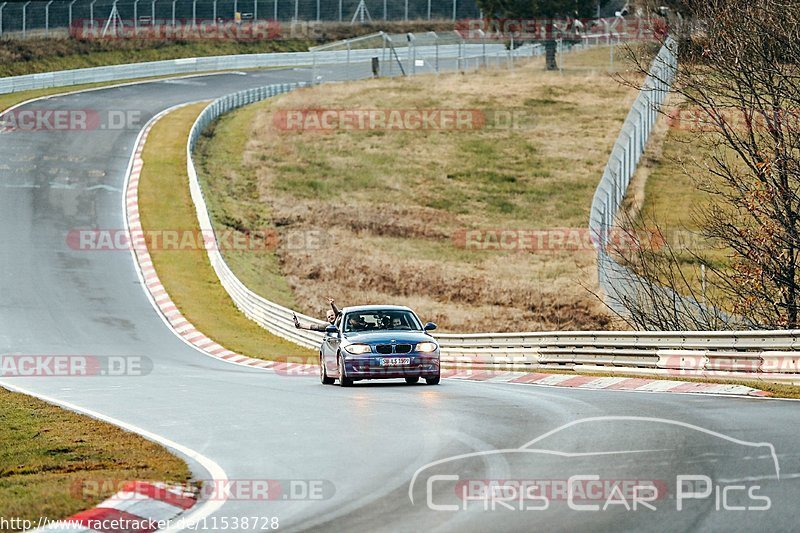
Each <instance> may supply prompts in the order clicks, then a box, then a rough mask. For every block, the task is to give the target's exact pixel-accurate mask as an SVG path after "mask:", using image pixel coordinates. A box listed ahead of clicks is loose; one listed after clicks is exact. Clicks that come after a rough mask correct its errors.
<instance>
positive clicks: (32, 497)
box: [0, 388, 191, 531]
mask: <svg viewBox="0 0 800 533" xmlns="http://www.w3.org/2000/svg"><path fill="white" fill-rule="evenodd" d="M0 427H2V428H3V431H0V509H2V513H1V514H2V515H3V516H4V517H5V518H11V517H15V518H20V519H27V520H32V521H34V523H38V520H39V518H40V517H47V518H50V519H53V520H55V519H61V518H66V517H68V516H71V515H72V514H74V513H77V512H80V511H83V510H85V509H88V508H91V507H93V506H94V505H96V504H97V503H99V502H100V501H102V500H103V499H105V498H107V497H109V496H111V495H112V494H114V493H115V492H116V488H117V487H118V486H119V485H118V483H121V482H123V481H135V480H142V481H166V482H175V483H183V482H186V481H188V480H189V479H190V477H191V473H190V472H189V469H188V467H187V465H186V463H184V462H183V461H182V460H181V459H179V458H178V457H176V456H174V455H172V454H171V453H170V452H169V451H167V450H166V449H165V448H163V447H162V446H160V445H158V444H155V443H153V442H150V441H148V440H146V439H144V438H143V437H140V436H138V435H135V434H133V433H129V432H127V431H124V430H122V429H119V428H117V427H115V426H112V425H111V424H108V423H105V422H101V421H98V420H94V419H92V418H89V417H86V416H83V415H79V414H77V413H73V412H71V411H68V410H65V409H62V408H60V407H56V406H54V405H50V404H48V403H46V402H43V401H41V400H38V399H36V398H32V397H30V396H27V395H25V394H18V393H12V392H9V391H7V390H5V389H2V388H0ZM84 481H87V483H83V482H84ZM89 482H91V483H89ZM104 485H105V486H104ZM97 487H99V489H97V490H96V488H97ZM84 488H85V489H86V490H83V489H84ZM0 531H15V530H13V529H0Z"/></svg>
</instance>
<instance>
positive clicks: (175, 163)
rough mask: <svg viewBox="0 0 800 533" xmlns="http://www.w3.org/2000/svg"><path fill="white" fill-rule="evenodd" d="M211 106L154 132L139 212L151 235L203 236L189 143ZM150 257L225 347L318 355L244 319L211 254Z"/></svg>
mask: <svg viewBox="0 0 800 533" xmlns="http://www.w3.org/2000/svg"><path fill="white" fill-rule="evenodd" d="M206 105H207V104H204V103H200V104H194V105H191V106H187V107H184V108H181V109H178V110H176V111H174V112H173V113H170V114H169V115H167V116H166V117H164V118H162V119H161V120H160V121H159V122H158V123H157V124H156V125H155V126H154V127H153V129H152V130H151V131H150V135H149V137H148V140H147V144H146V146H145V150H144V154H143V160H144V167H143V169H142V175H141V179H140V182H139V212H140V214H141V220H142V227H143V229H144V231H145V232H149V231H159V230H160V231H164V230H169V231H184V230H188V231H193V232H199V231H200V228H199V226H198V222H197V214H196V212H195V208H194V204H193V203H192V198H191V195H190V194H189V187H188V184H187V177H186V139H187V138H188V136H189V130H190V129H191V127H192V124H193V123H194V120H195V119H196V118H197V115H198V114H199V113H200V112H201V111H202V110H203V108H204V107H205V106H206ZM195 234H196V233H195ZM251 253H255V254H258V253H263V252H258V251H256V252H251ZM150 254H151V256H152V258H153V265H154V266H155V269H156V271H157V272H158V276H159V278H160V279H161V282H162V283H163V285H164V287H165V288H166V290H167V292H168V293H169V295H170V297H171V298H172V300H173V302H175V304H176V305H177V306H178V308H179V309H180V310H181V313H183V315H184V316H185V317H186V319H187V320H189V322H191V323H192V324H194V326H195V327H196V328H197V329H198V330H200V331H202V332H203V333H205V334H206V335H207V336H208V337H210V338H211V339H213V340H215V341H216V342H218V343H219V344H221V345H223V346H225V347H226V348H228V349H229V350H233V351H234V352H237V353H240V354H242V355H246V356H249V357H256V358H260V359H277V360H280V359H285V358H286V357H288V356H292V357H296V356H311V355H313V351H312V350H308V349H305V348H301V347H299V346H297V345H296V344H293V343H291V342H289V341H286V340H284V339H281V338H279V337H276V336H274V335H271V334H269V333H267V332H266V331H265V330H264V329H262V328H261V327H260V326H259V325H258V324H256V323H255V322H253V321H251V320H249V319H247V318H246V317H245V316H244V315H243V314H241V313H240V312H239V310H238V309H237V308H236V306H235V305H234V303H233V301H232V300H231V299H230V296H229V295H228V293H227V292H225V289H224V288H223V287H222V285H221V284H220V282H219V279H218V278H217V275H216V273H215V272H214V269H213V268H212V267H211V263H210V262H209V260H208V255H207V254H206V252H205V250H179V251H178V250H155V249H151V250H150Z"/></svg>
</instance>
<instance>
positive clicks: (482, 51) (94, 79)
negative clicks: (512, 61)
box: [0, 44, 539, 94]
mask: <svg viewBox="0 0 800 533" xmlns="http://www.w3.org/2000/svg"><path fill="white" fill-rule="evenodd" d="M410 53H414V54H416V57H419V58H420V59H422V58H428V57H432V56H433V55H434V54H436V55H437V57H441V59H442V60H443V61H444V60H447V59H450V60H455V62H456V64H457V65H459V64H461V63H462V62H464V61H466V60H469V59H472V60H473V61H474V62H475V64H476V65H477V58H480V57H483V56H484V55H489V56H491V57H495V56H500V55H503V54H506V53H507V52H505V49H504V47H503V45H502V44H499V45H498V44H492V45H490V46H488V47H484V46H483V45H480V44H465V45H459V44H450V45H443V46H439V47H437V48H434V47H427V48H423V47H420V48H419V49H417V50H411V51H410V50H409V49H408V48H404V49H401V48H398V52H397V54H398V58H399V60H400V61H403V62H407V61H408V59H409V58H408V54H410ZM538 53H539V52H538V50H536V51H534V50H532V49H531V48H530V47H527V48H521V49H518V50H515V55H517V56H521V55H523V54H524V55H526V56H532V55H536V54H538ZM384 54H385V50H384V49H382V48H368V49H360V50H351V51H349V50H336V51H317V52H281V53H271V54H241V55H228V56H211V57H191V58H185V59H170V60H166V61H148V62H143V63H132V64H127V65H111V66H107V67H93V68H82V69H75V70H61V71H57V72H47V73H42V74H27V75H24V76H11V77H6V78H0V94H7V93H15V92H20V91H29V90H33V89H49V88H52V87H69V86H72V85H82V84H87V83H106V82H113V81H120V80H137V79H142V78H152V77H157V76H180V75H188V74H197V73H202V72H218V71H229V70H243V69H258V68H271V67H304V66H305V67H309V68H310V70H309V81H312V80H313V79H314V78H316V76H315V75H314V74H315V71H316V69H317V68H319V67H320V66H322V65H342V64H357V63H358V64H367V63H369V61H371V59H372V58H373V57H381V56H383V55H384ZM368 73H369V69H367V70H365V74H368ZM398 74H399V72H398Z"/></svg>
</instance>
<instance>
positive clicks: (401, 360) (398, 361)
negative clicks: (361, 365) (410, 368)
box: [381, 357, 411, 366]
mask: <svg viewBox="0 0 800 533" xmlns="http://www.w3.org/2000/svg"><path fill="white" fill-rule="evenodd" d="M410 364H411V358H410V357H384V358H383V359H381V366H403V365H410Z"/></svg>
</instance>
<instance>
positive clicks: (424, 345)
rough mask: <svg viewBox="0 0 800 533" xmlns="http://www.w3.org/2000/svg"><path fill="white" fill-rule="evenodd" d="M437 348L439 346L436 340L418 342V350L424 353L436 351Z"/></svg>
mask: <svg viewBox="0 0 800 533" xmlns="http://www.w3.org/2000/svg"><path fill="white" fill-rule="evenodd" d="M436 348H438V346H436V343H435V342H421V343H419V344H417V351H418V352H422V353H431V352H435V351H436Z"/></svg>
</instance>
